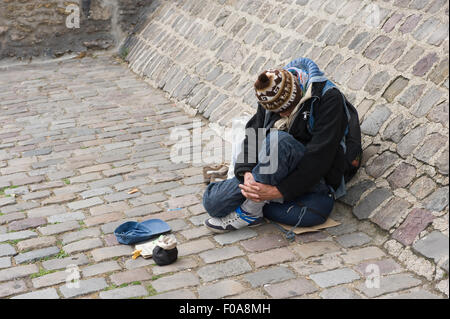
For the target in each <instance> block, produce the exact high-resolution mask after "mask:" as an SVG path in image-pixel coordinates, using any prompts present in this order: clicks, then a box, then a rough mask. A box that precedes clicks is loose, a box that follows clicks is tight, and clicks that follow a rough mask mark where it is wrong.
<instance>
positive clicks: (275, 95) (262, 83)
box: [254, 69, 302, 113]
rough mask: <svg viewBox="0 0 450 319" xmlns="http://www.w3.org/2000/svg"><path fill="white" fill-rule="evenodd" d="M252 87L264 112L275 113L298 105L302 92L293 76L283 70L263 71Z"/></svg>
mask: <svg viewBox="0 0 450 319" xmlns="http://www.w3.org/2000/svg"><path fill="white" fill-rule="evenodd" d="M254 86H255V91H256V97H257V98H258V100H259V103H261V105H262V106H263V107H264V108H265V109H266V110H269V111H272V112H276V113H279V112H283V111H285V110H287V109H288V108H289V107H291V106H293V105H296V104H298V102H299V101H300V99H301V97H302V90H301V89H300V87H299V85H298V83H297V82H296V81H295V80H294V75H293V74H292V73H291V72H289V71H287V70H284V69H282V70H276V69H270V70H267V71H264V72H263V73H261V74H260V75H259V76H258V80H257V81H256V82H255V85H254Z"/></svg>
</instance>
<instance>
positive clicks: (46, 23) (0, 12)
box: [0, 0, 153, 59]
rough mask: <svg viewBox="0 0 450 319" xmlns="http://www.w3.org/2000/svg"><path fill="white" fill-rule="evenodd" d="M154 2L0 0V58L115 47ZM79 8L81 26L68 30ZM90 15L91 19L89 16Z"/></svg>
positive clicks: (143, 0)
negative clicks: (74, 12)
mask: <svg viewBox="0 0 450 319" xmlns="http://www.w3.org/2000/svg"><path fill="white" fill-rule="evenodd" d="M152 3H153V1H152V0H67V1H66V0H0V59H1V58H5V57H19V58H24V57H30V56H50V57H56V56H60V55H63V54H65V53H70V52H80V51H85V50H86V49H109V48H114V47H115V45H117V44H118V43H119V42H120V41H121V40H123V39H124V38H125V35H126V34H128V33H129V32H130V31H131V30H132V29H133V28H134V27H135V25H136V22H137V21H138V18H139V16H140V15H141V14H143V13H144V12H146V9H147V8H149V7H150V6H151V4H152ZM69 5H77V6H78V8H79V13H80V25H79V26H80V27H79V28H68V27H67V25H66V19H67V17H68V16H69V15H70V14H71V13H72V11H70V10H66V8H67V7H68V6H69ZM88 15H89V16H88Z"/></svg>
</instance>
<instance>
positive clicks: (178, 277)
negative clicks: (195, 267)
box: [151, 272, 200, 292]
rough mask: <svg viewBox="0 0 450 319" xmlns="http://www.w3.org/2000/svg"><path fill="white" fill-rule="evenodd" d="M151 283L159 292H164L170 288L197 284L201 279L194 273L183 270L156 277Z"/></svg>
mask: <svg viewBox="0 0 450 319" xmlns="http://www.w3.org/2000/svg"><path fill="white" fill-rule="evenodd" d="M151 284H152V287H153V288H154V289H155V290H156V291H157V292H164V291H168V290H175V289H180V288H185V287H191V286H197V285H199V284H200V281H199V279H198V278H197V276H195V275H194V274H193V273H190V272H183V273H177V274H175V275H172V276H166V277H162V278H159V279H156V280H154V281H152V283H151Z"/></svg>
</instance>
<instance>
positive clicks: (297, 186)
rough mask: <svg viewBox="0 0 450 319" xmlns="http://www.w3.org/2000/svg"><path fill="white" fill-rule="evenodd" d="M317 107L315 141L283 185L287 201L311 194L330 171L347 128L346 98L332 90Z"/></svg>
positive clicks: (308, 145) (307, 148) (282, 188)
mask: <svg viewBox="0 0 450 319" xmlns="http://www.w3.org/2000/svg"><path fill="white" fill-rule="evenodd" d="M320 102H321V103H316V104H315V105H314V110H313V112H314V120H315V122H314V127H313V130H312V132H311V133H312V138H311V141H310V142H309V143H308V144H307V145H306V151H305V154H304V156H303V158H302V159H301V160H300V162H299V164H298V166H297V168H296V169H295V170H294V171H293V172H291V173H290V174H289V175H288V176H287V177H286V178H285V179H284V180H283V181H282V182H281V183H280V184H279V185H277V188H278V190H279V191H280V193H281V194H282V195H283V197H284V200H286V201H289V200H294V199H295V198H297V197H299V196H300V195H302V194H304V193H306V192H308V190H310V189H311V188H312V187H313V186H314V185H316V184H317V183H318V182H319V181H320V179H321V178H322V177H324V176H325V175H326V174H327V172H328V171H329V170H330V168H331V166H332V164H333V160H334V158H335V155H336V152H337V151H338V148H339V147H340V142H341V139H342V137H343V135H344V131H345V127H346V121H345V119H346V117H345V111H344V105H343V100H342V95H341V94H340V92H339V91H338V90H330V91H329V92H327V93H326V94H325V95H324V96H323V97H322V99H321V101H320Z"/></svg>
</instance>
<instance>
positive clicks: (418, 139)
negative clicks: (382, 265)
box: [122, 0, 449, 280]
mask: <svg viewBox="0 0 450 319" xmlns="http://www.w3.org/2000/svg"><path fill="white" fill-rule="evenodd" d="M159 3H160V4H159V6H158V8H157V10H156V11H155V12H154V13H153V14H151V15H148V16H147V17H146V20H145V23H143V24H142V26H141V27H140V28H138V30H136V32H135V33H134V34H133V35H131V36H130V37H129V38H128V39H127V41H126V43H125V46H124V47H123V48H122V52H124V54H125V55H127V56H126V60H127V61H128V62H129V66H130V68H131V69H132V70H134V71H135V72H136V73H138V74H140V75H142V76H144V77H145V78H146V79H147V81H149V82H150V83H151V84H153V85H154V86H156V87H158V88H161V89H162V90H164V91H165V92H167V95H168V96H170V97H171V98H172V99H173V100H174V101H176V102H177V103H179V104H181V105H183V106H184V107H185V108H186V109H187V110H189V111H191V112H193V113H199V114H202V115H203V116H204V117H206V118H208V119H209V120H210V122H211V123H212V124H214V125H216V126H218V127H227V126H228V127H229V126H230V125H231V120H232V118H233V117H236V116H239V115H242V114H246V113H247V114H251V113H252V112H254V111H255V106H256V102H255V97H254V93H253V88H252V84H253V83H254V81H255V78H256V76H257V74H258V72H260V71H261V70H264V69H266V68H269V67H280V66H283V65H285V64H286V63H288V62H289V61H290V60H292V59H294V58H297V57H301V56H305V57H309V58H311V59H313V60H315V61H316V62H317V64H318V65H319V66H320V67H321V69H323V70H324V71H325V73H326V75H327V76H328V77H329V78H330V79H331V80H332V81H334V82H335V83H337V84H338V85H339V87H340V88H341V90H342V91H343V92H344V93H345V94H346V95H347V97H348V98H349V100H350V101H351V102H352V103H353V104H354V105H355V106H356V107H357V109H358V112H359V115H360V119H361V125H362V132H363V144H364V145H363V148H364V158H363V167H362V169H361V170H360V172H359V174H358V175H357V176H356V177H355V178H354V179H353V180H352V181H351V182H350V183H349V184H348V188H349V189H348V194H347V196H346V197H345V198H344V199H343V200H342V203H341V204H339V205H341V206H340V207H341V208H344V207H347V209H350V208H351V209H352V211H353V213H354V214H355V215H356V216H357V217H358V218H359V219H360V220H371V221H373V222H374V223H376V224H377V225H378V226H379V227H380V231H382V232H385V233H386V232H387V233H389V234H390V239H389V240H388V241H386V242H385V244H384V247H385V248H386V250H387V251H388V252H389V253H391V254H392V255H394V256H396V257H397V258H398V260H400V261H402V262H404V263H405V264H407V265H409V267H410V268H412V270H413V271H415V272H416V273H417V274H419V275H422V276H425V277H426V278H427V279H429V280H439V279H441V278H442V277H443V276H444V275H443V272H444V271H447V272H448V197H449V195H448V191H449V189H448V166H449V157H448V156H449V146H448V145H449V144H448V135H449V134H448V128H449V122H448V121H449V120H448V109H449V104H448V88H449V79H448V70H449V60H448V44H449V38H448V23H449V18H448V10H449V9H448V8H449V7H448V2H447V1H445V0H383V1H381V0H377V1H353V0H343V1H335V0H314V1H313V0H309V1H308V0H264V1H263V0H198V1H191V0H180V1H160V2H159ZM346 205H348V206H346Z"/></svg>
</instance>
